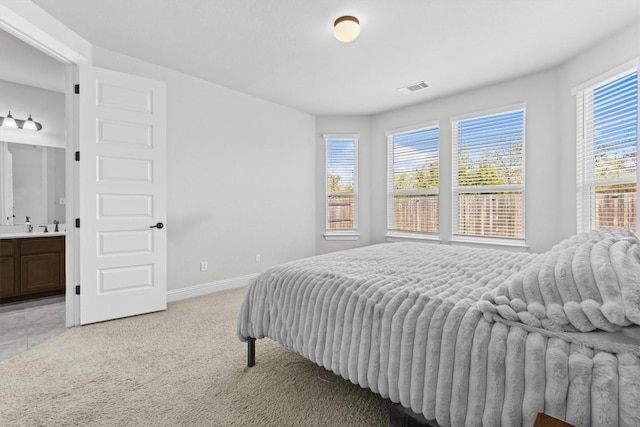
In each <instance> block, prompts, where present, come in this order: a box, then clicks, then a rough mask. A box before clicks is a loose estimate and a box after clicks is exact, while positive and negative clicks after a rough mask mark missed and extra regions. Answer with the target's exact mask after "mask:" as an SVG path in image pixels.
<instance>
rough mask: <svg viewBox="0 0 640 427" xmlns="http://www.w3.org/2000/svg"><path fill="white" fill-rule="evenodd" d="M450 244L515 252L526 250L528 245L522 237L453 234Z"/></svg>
mask: <svg viewBox="0 0 640 427" xmlns="http://www.w3.org/2000/svg"><path fill="white" fill-rule="evenodd" d="M449 243H450V244H452V245H464V246H474V247H483V248H492V249H505V250H509V251H515V252H526V251H527V250H528V249H529V245H527V244H526V241H525V240H524V239H501V238H494V237H471V236H454V237H453V238H452V239H451V240H450V242H449Z"/></svg>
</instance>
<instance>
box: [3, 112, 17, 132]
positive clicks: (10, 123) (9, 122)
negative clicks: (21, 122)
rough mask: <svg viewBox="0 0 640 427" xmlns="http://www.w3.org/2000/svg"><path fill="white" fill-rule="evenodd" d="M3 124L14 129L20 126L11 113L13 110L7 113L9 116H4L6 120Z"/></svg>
mask: <svg viewBox="0 0 640 427" xmlns="http://www.w3.org/2000/svg"><path fill="white" fill-rule="evenodd" d="M2 126H3V127H6V128H14V129H16V128H17V127H18V124H17V123H16V121H15V120H14V118H13V116H12V115H11V111H9V114H7V117H5V118H4V121H3V122H2Z"/></svg>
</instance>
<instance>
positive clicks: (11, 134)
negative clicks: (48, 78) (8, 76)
mask: <svg viewBox="0 0 640 427" xmlns="http://www.w3.org/2000/svg"><path fill="white" fill-rule="evenodd" d="M9 110H11V115H12V116H13V117H14V118H16V119H21V120H25V119H27V118H28V117H29V114H31V116H32V117H33V120H35V121H36V122H39V123H41V124H42V130H41V131H39V132H31V131H25V130H20V129H5V128H0V141H5V142H18V143H23V144H32V145H45V146H49V147H61V148H64V147H65V129H64V127H65V121H64V94H63V93H60V92H54V91H51V90H46V89H40V88H37V87H33V86H26V85H23V84H18V83H13V82H9V81H6V80H0V116H2V117H6V115H7V112H8V111H9Z"/></svg>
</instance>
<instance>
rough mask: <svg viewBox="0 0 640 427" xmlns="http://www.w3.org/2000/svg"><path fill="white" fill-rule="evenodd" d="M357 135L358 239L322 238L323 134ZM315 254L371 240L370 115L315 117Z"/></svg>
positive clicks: (324, 173)
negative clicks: (338, 239) (358, 136)
mask: <svg viewBox="0 0 640 427" xmlns="http://www.w3.org/2000/svg"><path fill="white" fill-rule="evenodd" d="M341 133H342V134H359V135H360V138H359V140H358V232H359V233H360V238H359V239H358V240H347V241H344V240H342V241H336V240H331V241H328V240H325V239H324V237H322V235H323V234H324V232H325V221H326V210H325V194H326V193H325V192H326V181H325V176H326V152H325V141H324V138H323V137H322V135H323V134H341ZM315 159H316V160H315V161H316V163H315V164H316V188H315V192H316V200H315V203H316V218H317V221H316V229H315V236H316V253H317V254H323V253H327V252H333V251H337V250H343V249H349V248H356V247H360V246H366V245H369V244H370V243H371V210H370V206H371V185H370V184H371V177H370V175H371V118H370V117H368V116H321V117H317V118H316V138H315Z"/></svg>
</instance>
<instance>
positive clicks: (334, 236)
mask: <svg viewBox="0 0 640 427" xmlns="http://www.w3.org/2000/svg"><path fill="white" fill-rule="evenodd" d="M322 236H323V237H324V239H325V240H358V239H359V238H360V233H325V234H323V235H322Z"/></svg>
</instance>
